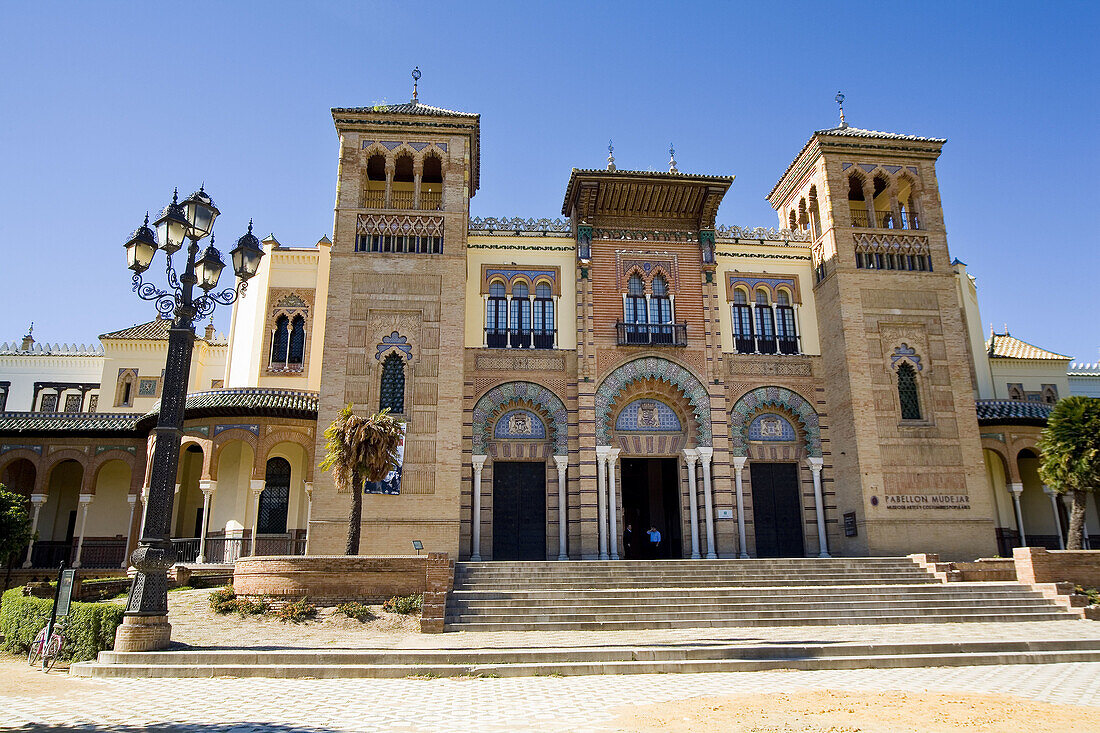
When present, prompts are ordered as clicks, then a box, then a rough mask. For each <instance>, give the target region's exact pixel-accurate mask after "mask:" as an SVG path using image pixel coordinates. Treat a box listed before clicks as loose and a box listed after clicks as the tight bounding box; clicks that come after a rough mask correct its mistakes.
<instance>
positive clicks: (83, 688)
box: [0, 654, 105, 699]
mask: <svg viewBox="0 0 1100 733" xmlns="http://www.w3.org/2000/svg"><path fill="white" fill-rule="evenodd" d="M68 670H69V665H68V664H67V663H65V662H59V663H58V664H57V666H56V667H54V668H53V670H52V671H51V672H43V671H42V667H41V666H35V667H31V666H30V665H29V664H27V658H26V657H14V656H11V655H10V654H4V655H2V656H0V699H3V698H6V697H50V698H61V697H66V696H68V695H71V694H78V693H83V692H87V691H88V690H94V689H96V688H97V687H103V686H104V685H105V683H104V682H101V681H99V680H86V679H83V678H80V677H70V676H69V672H68Z"/></svg>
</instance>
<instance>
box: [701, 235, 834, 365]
mask: <svg viewBox="0 0 1100 733" xmlns="http://www.w3.org/2000/svg"><path fill="white" fill-rule="evenodd" d="M723 252H725V253H727V255H726V256H723V254H722V253H723ZM729 254H737V255H738V256H736V257H731V256H729ZM769 254H771V255H776V254H781V255H795V256H801V257H806V258H807V259H805V260H780V259H770V258H768V257H767V255H769ZM741 255H749V256H741ZM752 255H759V257H753V256H752ZM809 256H810V249H809V247H801V246H798V245H794V246H786V247H777V246H773V245H750V244H745V243H743V242H741V243H737V244H733V243H730V242H721V241H720V242H718V271H717V273H716V277H717V280H718V287H719V291H718V302H719V304H720V306H721V307H720V308H719V314H720V318H721V328H722V350H723V351H725V352H730V353H732V352H733V351H734V347H733V316H732V314H731V311H730V303H729V302H728V301H727V300H726V285H725V283H726V281H727V275H728V274H730V273H737V272H752V273H767V274H769V275H777V276H790V275H797V276H798V288H799V292H800V293H801V295H802V304H801V305H800V306H799V307H798V328H799V336H800V338H801V342H802V353H804V354H813V355H818V354H820V353H821V342H820V338H819V336H818V328H817V308H816V306H815V305H814V290H813V283H814V281H813V268H812V266H811V264H810V260H809Z"/></svg>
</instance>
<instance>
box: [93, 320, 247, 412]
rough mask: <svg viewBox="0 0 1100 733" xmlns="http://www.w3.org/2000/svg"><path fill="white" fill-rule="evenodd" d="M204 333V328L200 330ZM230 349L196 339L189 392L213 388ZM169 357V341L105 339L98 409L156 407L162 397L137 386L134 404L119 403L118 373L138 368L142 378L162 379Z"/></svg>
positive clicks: (112, 410)
mask: <svg viewBox="0 0 1100 733" xmlns="http://www.w3.org/2000/svg"><path fill="white" fill-rule="evenodd" d="M200 333H201V329H200ZM228 353H229V348H228V346H226V345H225V344H220V345H217V344H216V345H213V346H212V345H210V344H208V343H206V342H205V341H196V342H195V346H194V349H193V351H192V353H191V374H190V378H189V380H188V382H187V391H188V392H198V391H201V390H207V389H210V385H211V382H212V380H215V379H223V378H224V377H225V362H226V358H227V357H228ZM167 356H168V342H167V341H166V340H160V341H138V340H133V341H131V340H123V339H103V375H102V377H101V378H100V380H101V381H100V389H99V405H98V406H97V408H96V411H97V412H136V413H139V414H144V413H146V412H148V411H149V410H150V409H152V407H153V405H154V404H155V403H156V402H157V400H159V399H160V397H141V396H138V394H137V390H138V385H137V384H136V383H135V385H134V392H133V395H134V398H133V403H132V405H131V406H130V407H125V406H122V405H116V404H115V402H116V392H117V385H118V374H119V370H120V369H137V370H138V380H139V382H140V380H141V379H142V378H160V377H161V375H162V373H163V372H164V362H165V359H166V357H167Z"/></svg>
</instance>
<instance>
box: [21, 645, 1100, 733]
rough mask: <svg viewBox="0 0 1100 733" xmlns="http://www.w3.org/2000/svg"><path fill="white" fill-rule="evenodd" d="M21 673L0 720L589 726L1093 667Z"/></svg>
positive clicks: (1042, 687) (964, 689)
mask: <svg viewBox="0 0 1100 733" xmlns="http://www.w3.org/2000/svg"><path fill="white" fill-rule="evenodd" d="M25 669H26V668H25V667H22V666H19V665H17V663H15V662H9V663H7V664H4V665H0V674H3V675H4V676H5V677H6V678H8V680H9V682H8V684H7V685H5V686H4V687H2V688H0V689H2V690H3V691H4V692H5V694H4V695H0V728H3V729H14V730H49V729H51V728H52V729H54V730H59V729H64V730H88V731H108V730H110V731H124V732H126V733H129V732H130V731H137V730H159V731H196V732H197V731H216V732H219V733H229V732H230V731H232V732H233V733H238V732H239V733H245V732H246V731H275V732H279V733H282V732H286V733H289V732H290V731H317V730H320V731H364V732H365V731H394V732H396V733H422V732H427V731H442V730H445V731H449V732H451V733H464V732H466V731H469V732H471V733H474V732H477V733H482V732H495V731H563V730H569V731H591V732H593V733H595V732H597V731H611V730H615V727H614V726H613V725H612V724H611V722H610V721H611V720H612V719H613V718H614V717H615V716H616V714H618V713H619V712H621V710H622V706H630V705H644V704H650V703H659V702H666V701H672V700H684V699H688V698H693V697H699V696H711V695H728V694H746V693H778V692H783V693H795V692H797V691H799V690H823V689H829V690H843V691H894V690H898V691H909V692H924V691H929V692H944V693H952V694H959V693H989V694H1006V695H1016V696H1019V697H1022V698H1027V699H1031V700H1038V701H1044V702H1050V703H1058V704H1071V705H1088V706H1093V707H1096V708H1100V663H1075V664H1047V665H1012V666H991V667H953V668H929V669H865V670H846V671H776V672H729V673H712V674H677V675H630V676H592V677H562V678H554V677H528V678H518V679H482V678H477V679H470V678H465V679H462V678H459V679H428V680H425V679H399V680H373V679H366V680H277V679H190V680H182V681H181V680H171V679H153V680H82V679H72V678H65V677H63V676H61V675H59V674H58V673H54V674H53V675H51V676H50V678H49V679H44V678H42V676H41V673H39V672H31V671H24V670H25ZM13 678H14V679H13ZM59 683H60V684H59ZM46 685H48V687H46ZM1097 715H1100V710H1098V711H1097V712H1096V713H1095V714H1090V713H1086V714H1084V715H1082V716H1080V719H1081V722H1082V727H1081V728H1080V729H1079V730H1081V731H1089V730H1091V731H1096V730H1098V729H1100V724H1098V723H1096V720H1097V717H1096V716H1097ZM1067 733H1068V731H1067Z"/></svg>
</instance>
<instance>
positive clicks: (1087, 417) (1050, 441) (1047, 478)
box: [1039, 395, 1100, 550]
mask: <svg viewBox="0 0 1100 733" xmlns="http://www.w3.org/2000/svg"><path fill="white" fill-rule="evenodd" d="M1039 450H1040V451H1041V452H1042V458H1041V459H1040V462H1039V477H1040V478H1041V479H1042V480H1043V483H1045V484H1046V485H1047V486H1049V487H1051V488H1052V489H1053V490H1054V491H1057V492H1058V493H1059V494H1064V493H1066V492H1067V491H1068V492H1069V493H1070V494H1071V495H1072V496H1073V510H1072V511H1071V512H1070V515H1069V537H1068V539H1067V541H1066V547H1067V549H1070V550H1080V549H1082V545H1083V544H1084V543H1083V535H1084V526H1085V501H1086V499H1087V496H1088V494H1089V492H1095V491H1097V490H1098V489H1100V399H1097V398H1095V397H1082V396H1079V395H1078V396H1074V397H1067V398H1065V399H1064V400H1060V401H1059V402H1058V403H1057V404H1055V405H1054V408H1053V409H1052V410H1051V411H1050V417H1049V418H1048V419H1047V426H1046V427H1045V428H1044V429H1043V434H1042V436H1041V437H1040V439H1039Z"/></svg>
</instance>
